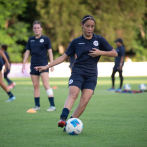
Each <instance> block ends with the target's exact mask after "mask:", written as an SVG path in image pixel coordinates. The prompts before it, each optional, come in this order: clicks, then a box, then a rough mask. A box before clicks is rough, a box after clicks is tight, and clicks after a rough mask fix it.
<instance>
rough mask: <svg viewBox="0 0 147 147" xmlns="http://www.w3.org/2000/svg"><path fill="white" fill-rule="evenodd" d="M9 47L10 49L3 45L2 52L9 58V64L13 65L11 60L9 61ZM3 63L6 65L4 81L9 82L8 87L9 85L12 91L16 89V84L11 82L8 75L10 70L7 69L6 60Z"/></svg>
mask: <svg viewBox="0 0 147 147" xmlns="http://www.w3.org/2000/svg"><path fill="white" fill-rule="evenodd" d="M7 47H8V46H7V45H5V44H3V45H2V46H1V50H2V51H3V52H4V54H5V56H6V57H7V60H8V62H9V64H11V63H10V60H9V55H8V53H7ZM3 62H4V64H5V69H4V79H5V80H6V81H7V83H8V85H9V86H8V88H9V89H12V88H14V87H15V85H16V83H14V82H13V81H11V80H10V79H9V78H8V73H9V72H10V69H8V68H7V66H6V63H5V60H4V59H3Z"/></svg>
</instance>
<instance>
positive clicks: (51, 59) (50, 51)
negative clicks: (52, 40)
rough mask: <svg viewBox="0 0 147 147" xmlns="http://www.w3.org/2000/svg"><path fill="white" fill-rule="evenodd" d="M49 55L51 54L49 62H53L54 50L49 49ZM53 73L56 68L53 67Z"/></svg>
mask: <svg viewBox="0 0 147 147" xmlns="http://www.w3.org/2000/svg"><path fill="white" fill-rule="evenodd" d="M48 54H49V60H50V62H53V60H54V59H53V52H52V49H48ZM51 71H54V67H51Z"/></svg>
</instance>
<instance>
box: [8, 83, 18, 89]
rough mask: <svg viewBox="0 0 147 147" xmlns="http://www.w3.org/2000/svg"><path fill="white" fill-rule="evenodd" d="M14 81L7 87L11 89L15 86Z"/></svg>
mask: <svg viewBox="0 0 147 147" xmlns="http://www.w3.org/2000/svg"><path fill="white" fill-rule="evenodd" d="M15 85H16V83H15V82H13V83H12V84H11V85H9V86H8V88H9V89H13V88H14V87H15Z"/></svg>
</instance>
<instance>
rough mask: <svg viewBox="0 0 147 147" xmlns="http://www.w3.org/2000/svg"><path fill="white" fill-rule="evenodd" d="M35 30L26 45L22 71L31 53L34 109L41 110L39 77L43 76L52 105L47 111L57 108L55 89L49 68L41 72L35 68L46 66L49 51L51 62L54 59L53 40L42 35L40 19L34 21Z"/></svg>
mask: <svg viewBox="0 0 147 147" xmlns="http://www.w3.org/2000/svg"><path fill="white" fill-rule="evenodd" d="M33 31H34V33H35V36H32V37H30V38H29V40H28V43H27V45H26V53H25V56H24V60H23V67H22V72H23V70H24V69H25V63H26V62H27V59H28V57H29V55H30V54H31V67H30V74H31V79H32V82H33V86H34V100H35V107H34V108H33V109H34V110H40V90H39V78H40V77H41V79H42V82H43V86H44V88H45V89H46V93H47V96H48V100H49V102H50V107H49V108H48V109H47V111H55V110H56V108H55V104H54V96H53V90H52V88H51V87H50V85H49V76H48V72H49V70H48V69H47V70H45V71H42V72H39V71H36V70H35V69H34V67H35V66H45V65H47V64H48V57H47V52H48V53H49V59H50V62H52V61H53V53H52V48H51V42H50V39H49V38H48V37H47V36H43V35H42V26H41V22H40V21H34V23H33ZM53 70H54V68H53V67H52V68H51V71H53Z"/></svg>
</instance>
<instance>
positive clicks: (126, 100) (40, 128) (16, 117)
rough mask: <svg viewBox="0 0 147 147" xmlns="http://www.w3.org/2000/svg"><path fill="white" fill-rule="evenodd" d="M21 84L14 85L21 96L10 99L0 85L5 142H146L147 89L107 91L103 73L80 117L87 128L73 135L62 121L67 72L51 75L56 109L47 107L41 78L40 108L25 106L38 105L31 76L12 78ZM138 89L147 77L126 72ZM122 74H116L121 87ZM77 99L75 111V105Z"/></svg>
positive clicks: (37, 146)
mask: <svg viewBox="0 0 147 147" xmlns="http://www.w3.org/2000/svg"><path fill="white" fill-rule="evenodd" d="M13 80H14V81H15V82H16V84H17V86H16V88H14V89H13V90H12V92H13V93H14V94H15V96H16V100H15V101H12V102H10V103H6V102H5V100H7V98H8V96H7V95H6V94H5V92H4V91H3V90H2V88H0V104H1V106H0V147H146V146H147V92H146V93H141V94H119V93H114V92H107V89H108V88H110V85H111V81H110V78H98V84H97V87H96V90H95V93H94V95H93V97H92V99H91V100H90V102H89V104H88V106H87V108H86V110H85V112H84V113H83V115H82V116H81V117H80V119H81V120H82V122H83V124H84V129H83V132H82V133H81V134H80V135H78V136H70V135H68V134H67V133H65V132H62V129H61V128H58V127H57V122H58V120H59V116H60V114H61V111H62V108H63V105H64V102H65V99H66V97H67V95H68V86H67V84H68V78H50V84H51V86H57V87H58V89H56V90H54V96H55V103H56V108H57V111H55V112H47V111H46V109H47V108H48V107H49V103H48V100H47V96H46V92H45V90H44V88H43V86H42V84H41V86H40V90H41V110H40V111H38V112H37V113H36V114H29V113H26V111H27V110H28V109H29V108H32V107H33V106H34V99H33V87H32V82H31V81H30V78H13ZM126 83H129V84H130V85H131V87H132V89H133V90H138V89H139V88H138V87H139V84H141V83H145V84H147V77H125V79H124V84H126ZM118 84H119V79H118V78H116V88H117V87H118ZM78 102H79V99H78V100H77V102H76V103H75V105H74V107H73V109H72V111H71V113H70V115H71V114H72V112H73V110H74V109H75V108H76V106H77V104H78Z"/></svg>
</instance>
